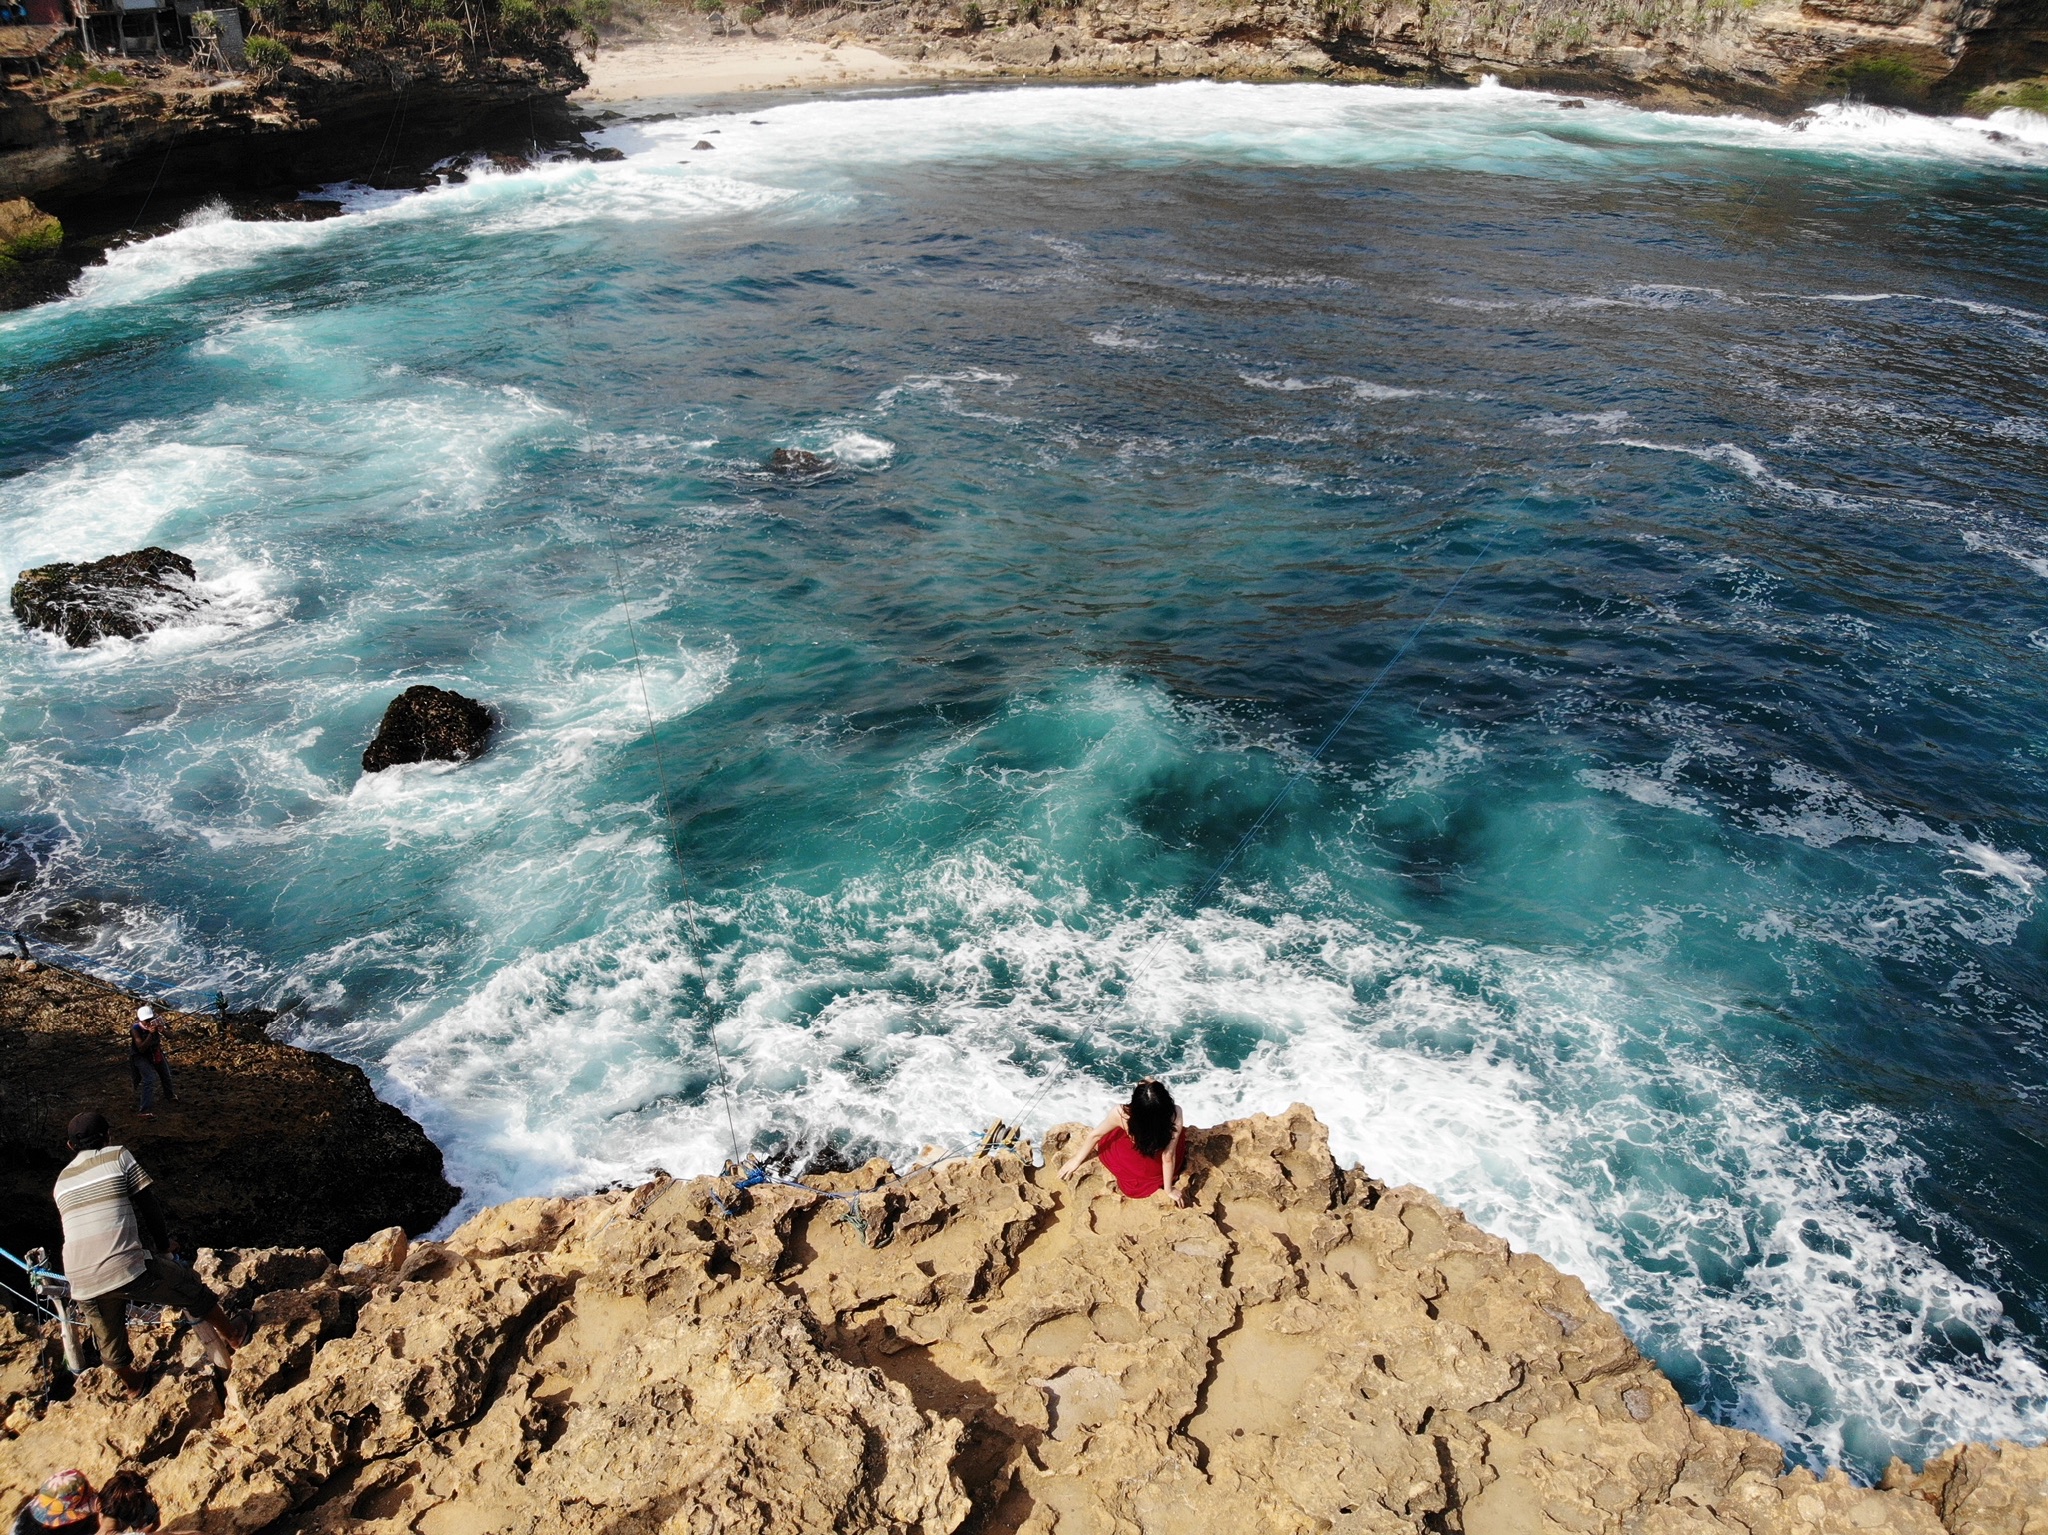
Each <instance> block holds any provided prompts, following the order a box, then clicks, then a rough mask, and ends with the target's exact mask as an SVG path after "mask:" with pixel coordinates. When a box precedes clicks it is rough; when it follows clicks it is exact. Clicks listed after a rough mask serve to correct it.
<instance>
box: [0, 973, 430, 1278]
mask: <svg viewBox="0 0 2048 1535" xmlns="http://www.w3.org/2000/svg"><path fill="white" fill-rule="evenodd" d="M136 1001H137V999H136V998H135V997H133V996H130V995H129V994H128V993H126V992H122V991H119V990H116V989H115V988H114V987H111V986H108V985H107V984H105V983H104V982H102V981H99V980H96V979H94V978H93V977H91V976H88V975H81V974H78V973H76V972H74V971H70V970H64V969H58V968H55V967H53V966H51V965H47V964H36V963H28V964H24V963H22V962H20V961H17V960H0V1246H4V1247H7V1248H9V1249H10V1250H12V1251H14V1252H17V1253H19V1252H22V1251H24V1250H25V1249H27V1248H30V1247H47V1248H48V1249H49V1250H50V1252H51V1253H52V1254H53V1255H54V1254H55V1253H56V1252H57V1251H58V1250H59V1247H60V1243H61V1233H60V1232H59V1229H58V1226H57V1212H56V1208H55V1206H53V1205H52V1204H51V1203H50V1187H51V1185H52V1184H53V1183H55V1182H56V1179H57V1173H58V1171H59V1170H60V1169H61V1168H62V1167H63V1165H64V1162H65V1160H66V1156H67V1154H66V1152H65V1150H64V1127H65V1125H66V1124H67V1123H68V1122H69V1121H70V1119H71V1116H72V1115H74V1114H76V1113H78V1112H79V1111H80V1110H81V1109H86V1108H97V1109H99V1110H101V1111H102V1112H103V1113H105V1114H106V1116H107V1118H108V1119H109V1120H110V1121H111V1122H112V1124H113V1126H114V1134H115V1136H116V1138H117V1139H119V1140H120V1141H121V1143H122V1144H124V1145H127V1146H129V1147H132V1148H133V1149H134V1151H135V1154H136V1156H137V1157H138V1158H139V1159H140V1160H141V1162H142V1164H143V1165H144V1166H145V1167H146V1168H147V1169H148V1170H149V1172H150V1174H151V1175H152V1176H153V1177H154V1178H155V1179H156V1180H157V1182H158V1185H159V1188H160V1189H161V1192H162V1197H163V1200H164V1203H165V1206H166V1208H167V1209H168V1211H169V1213H170V1217H171V1228H172V1231H173V1232H174V1233H175V1234H177V1235H179V1236H181V1237H182V1238H183V1239H184V1241H185V1243H186V1245H187V1246H188V1247H199V1246H228V1245H230V1244H234V1245H240V1246H284V1247H311V1248H320V1249H324V1250H326V1251H328V1252H330V1253H335V1254H339V1253H340V1252H341V1251H342V1249H343V1248H345V1247H346V1246H348V1244H349V1243H351V1242H354V1241H357V1240H359V1239H361V1238H362V1237H364V1236H366V1235H367V1234H369V1233H371V1232H373V1231H377V1230H379V1229H381V1228H383V1227H386V1226H400V1227H403V1228H405V1229H406V1230H409V1231H426V1230H428V1229H430V1228H431V1227H432V1226H433V1225H434V1223H435V1222H437V1221H439V1220H440V1219H441V1217H442V1216H444V1215H446V1214H447V1213H448V1211H449V1210H450V1209H452V1208H453V1207H454V1205H455V1201H456V1199H457V1197H458V1191H457V1190H456V1189H454V1188H452V1187H451V1186H450V1185H449V1183H448V1180H447V1179H446V1178H445V1177H443V1176H442V1171H441V1152H440V1149H439V1148H438V1147H436V1146H435V1145H434V1143H433V1142H432V1141H430V1140H429V1139H427V1135H426V1132H425V1131H423V1130H422V1129H420V1127H419V1126H418V1125H416V1124H414V1123H413V1122H412V1120H410V1119H408V1118H407V1117H406V1116H405V1115H404V1114H403V1113H401V1112H400V1111H399V1110H398V1109H395V1108H393V1107H392V1106H391V1105H390V1104H387V1103H381V1102H379V1101H378V1099H377V1096H376V1094H375V1093H373V1092H372V1091H371V1090H370V1083H369V1079H368V1078H367V1077H365V1076H364V1075H363V1073H362V1072H361V1070H359V1069H358V1068H357V1067H354V1066H351V1065H349V1064H347V1063H346V1062H344V1061H338V1060H335V1059H334V1058H333V1057H331V1056H326V1055H321V1054H319V1053H318V1052H316V1051H312V1050H301V1049H297V1048H296V1047H294V1046H291V1045H286V1044H280V1043H279V1042H277V1041H276V1040H273V1039H271V1038H269V1037H268V1035H266V1034H265V1032H264V1027H263V1026H264V1024H265V1022H266V1021H267V1019H268V1015H267V1014H263V1013H247V1012H244V1013H228V1014H226V1015H225V1016H222V1015H216V1014H211V1013H181V1012H177V1011H175V1010H168V1009H161V1008H160V1009H159V1012H160V1013H161V1014H162V1016H163V1017H164V1019H165V1020H166V1025H165V1032H166V1036H167V1039H168V1041H169V1047H168V1053H169V1056H170V1062H171V1073H172V1079H173V1082H174V1083H175V1085H176V1087H177V1091H178V1095H179V1096H178V1101H177V1102H176V1103H172V1104H164V1103H161V1102H160V1103H159V1104H158V1106H157V1113H156V1117H155V1118H154V1119H152V1120H143V1119H141V1118H139V1117H138V1115H137V1112H136V1107H135V1104H136V1092H135V1088H134V1087H133V1086H132V1085H131V1084H130V1081H129V1076H128V1026H129V1023H130V1021H131V1020H132V1019H133V1018H134V1016H135V1005H136ZM10 1282H12V1281H10Z"/></svg>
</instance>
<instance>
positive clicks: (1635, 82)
mask: <svg viewBox="0 0 2048 1535" xmlns="http://www.w3.org/2000/svg"><path fill="white" fill-rule="evenodd" d="M983 12H985V13H986V17H987V21H988V22H989V23H990V24H987V25H973V26H964V25H963V24H962V17H963V8H962V7H960V6H957V5H953V4H943V3H938V0H902V3H896V4H883V5H874V6H867V7H863V8H861V9H859V10H850V9H849V10H841V9H837V8H831V7H827V8H823V9H821V10H818V11H815V12H812V13H809V14H807V15H806V16H804V17H803V18H801V19H800V20H798V21H796V22H794V23H793V24H792V25H791V28H790V33H789V35H791V36H793V37H804V38H809V39H814V40H818V41H827V40H830V39H834V38H843V39H846V40H848V41H857V42H861V43H864V44H866V45H867V46H869V47H873V48H877V49H879V50H881V51H883V52H885V53H889V54H892V55H894V56H896V57H898V58H902V59H906V60H912V61H916V62H918V63H921V64H923V65H924V66H926V67H928V68H935V69H937V70H940V71H943V72H947V73H979V74H992V75H1027V76H1041V77H1052V78H1068V79H1099V78H1104V77H1125V78H1128V77H1146V78H1173V77H1179V76H1194V75H1203V76H1219V75H1220V76H1225V77H1235V78H1244V79H1304V78H1307V79H1326V80H1409V81H1414V82H1416V83H1419V84H1431V83H1444V82H1446V81H1449V80H1455V79H1463V80H1467V81H1471V82H1474V83H1476V82H1477V81H1478V80H1479V79H1480V77H1481V76H1482V75H1487V74H1491V75H1495V76H1497V77H1499V78H1500V79H1501V80H1502V81H1503V82H1504V83H1506V84H1509V85H1523V86H1530V87H1536V88H1552V89H1565V90H1570V91H1580V90H1597V91H1604V92H1609V93H1612V94H1615V95H1619V96H1623V97H1626V98H1630V99H1633V100H1636V101H1639V102H1641V103H1642V104H1644V105H1653V106H1668V107H1675V108H1682V109H1691V108H1698V107H1701V106H1713V105H1730V104H1732V105H1738V106H1747V107H1755V108H1759V109H1762V110H1766V111H1772V112H1781V113H1794V112H1798V111H1801V110H1803V109H1804V108H1806V107H1809V106H1812V105H1814V104H1815V103H1817V102H1820V101H1823V100H1830V99H1833V100H1840V99H1844V98H1853V99H1858V100H1868V101H1872V102H1876V103H1878V104H1880V105H1887V106H1921V107H1925V106H1940V107H1944V108H1946V109H1951V110H1952V109H1953V108H1954V107H1955V106H1956V105H1957V104H1959V103H1960V101H1961V100H1962V98H1963V97H1964V96H1965V95H1966V94H1967V93H1968V92H1969V91H1971V90H1973V89H1975V88H1977V87H1980V86H1983V85H1986V84H1988V83H1989V82H1990V81H1991V80H1993V79H2006V78H2012V77H2015V76H2016V75H2019V74H2026V73H2038V72H2041V71H2043V70H2048V28H2044V27H2043V26H2042V25H2041V23H2040V17H2039V15H2038V7H2037V5H2036V0H1688V3H1685V4H1681V5H1676V6H1672V5H1664V4H1661V3H1659V0H1602V3H1599V4H1592V3H1589V0H1509V3H1495V0H1342V3H1339V4H1328V3H1324V0H1259V3H1257V4H1252V3H1248V0H1090V3H1089V4H1086V5H1070V6H1041V5H1038V4H1019V5H1017V6H1014V7H1012V6H1000V7H993V8H989V7H982V8H980V9H979V10H978V11H977V14H982V13H983Z"/></svg>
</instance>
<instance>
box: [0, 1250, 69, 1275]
mask: <svg viewBox="0 0 2048 1535" xmlns="http://www.w3.org/2000/svg"><path fill="white" fill-rule="evenodd" d="M0 1258H5V1259H6V1260H7V1261H8V1262H9V1263H11V1264H13V1265H14V1266H15V1267H16V1268H18V1269H20V1270H21V1271H22V1272H23V1273H24V1274H26V1275H28V1277H29V1278H30V1279H63V1278H64V1276H63V1275H62V1274H60V1273H58V1272H57V1271H56V1270H55V1269H46V1268H38V1267H37V1266H36V1265H35V1264H33V1263H31V1262H29V1261H28V1259H26V1258H17V1257H15V1255H14V1254H13V1253H11V1252H9V1251H8V1250H7V1249H6V1248H4V1247H0ZM66 1282H67V1283H68V1282H69V1281H66Z"/></svg>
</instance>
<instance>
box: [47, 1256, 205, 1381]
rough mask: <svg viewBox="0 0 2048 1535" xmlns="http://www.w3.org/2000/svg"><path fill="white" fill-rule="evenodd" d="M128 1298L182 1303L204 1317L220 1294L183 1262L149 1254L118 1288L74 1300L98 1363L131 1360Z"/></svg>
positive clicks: (148, 1303)
mask: <svg viewBox="0 0 2048 1535" xmlns="http://www.w3.org/2000/svg"><path fill="white" fill-rule="evenodd" d="M130 1301H133V1302H134V1303H135V1304H136V1305H138V1306H178V1307H182V1308H183V1309H184V1310H186V1311H189V1312H191V1313H192V1316H193V1318H194V1319H195V1320H198V1321H204V1320H205V1319H206V1318H207V1317H210V1316H212V1315H213V1310H214V1307H216V1306H218V1305H219V1304H220V1297H218V1296H217V1295H215V1294H214V1293H213V1291H211V1290H209V1289H208V1288H207V1287H206V1282H205V1281H204V1280H203V1279H201V1278H200V1277H199V1276H198V1275H197V1274H195V1273H193V1272H192V1271H191V1270H190V1269H188V1268H186V1267H185V1265H184V1264H182V1263H173V1262H171V1261H170V1260H169V1259H168V1258H151V1259H149V1261H148V1266H147V1267H145V1268H144V1269H143V1271H142V1272H141V1273H140V1274H137V1275H136V1276H135V1277H134V1278H133V1279H131V1280H129V1281H128V1283H126V1284H124V1285H123V1286H121V1288H120V1289H118V1290H114V1291H110V1292H109V1293H108V1294H105V1295H95V1296H94V1297H93V1298H92V1299H91V1300H82V1301H78V1302H77V1303H76V1304H77V1306H78V1309H79V1310H80V1311H82V1312H84V1313H85V1325H86V1326H87V1327H90V1328H91V1329H92V1335H93V1341H95V1342H96V1343H98V1344H99V1346H100V1361H101V1363H103V1364H110V1365H114V1366H116V1367H117V1368H120V1369H126V1368H127V1367H128V1366H129V1365H131V1364H133V1363H134V1362H135V1355H134V1354H133V1352H131V1351H130V1349H129V1347H128V1303H129V1302H130Z"/></svg>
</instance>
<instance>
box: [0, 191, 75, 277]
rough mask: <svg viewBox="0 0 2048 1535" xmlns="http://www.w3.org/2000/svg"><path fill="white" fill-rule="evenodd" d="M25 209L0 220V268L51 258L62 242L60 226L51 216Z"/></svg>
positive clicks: (32, 208) (31, 208) (62, 235)
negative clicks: (20, 212)
mask: <svg viewBox="0 0 2048 1535" xmlns="http://www.w3.org/2000/svg"><path fill="white" fill-rule="evenodd" d="M16 206H17V207H19V206H23V205H21V204H16ZM27 207H28V211H27V212H26V213H24V214H11V215H10V216H9V217H8V218H6V219H5V220H4V221H0V267H6V266H9V265H11V264H13V263H14V262H17V261H36V260H39V259H41V258H42V257H44V256H54V255H56V253H57V249H58V247H59V246H61V245H62V244H63V243H64V226H63V225H62V224H60V223H58V222H57V220H56V218H55V217H53V216H52V215H50V214H48V213H45V212H43V210H42V209H40V208H38V207H35V206H34V205H33V204H29V205H27Z"/></svg>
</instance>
